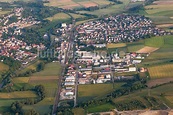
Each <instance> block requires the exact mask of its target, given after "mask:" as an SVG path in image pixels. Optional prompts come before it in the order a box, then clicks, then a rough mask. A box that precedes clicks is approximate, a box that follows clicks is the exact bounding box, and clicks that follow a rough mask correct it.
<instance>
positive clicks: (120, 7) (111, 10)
mask: <svg viewBox="0 0 173 115" xmlns="http://www.w3.org/2000/svg"><path fill="white" fill-rule="evenodd" d="M120 1H122V2H123V4H116V5H113V6H111V7H108V8H106V9H99V10H95V11H93V12H89V11H79V12H80V13H87V14H93V15H97V16H103V15H111V14H119V13H121V12H124V11H125V8H126V7H127V6H128V4H129V2H130V1H129V0H120Z"/></svg>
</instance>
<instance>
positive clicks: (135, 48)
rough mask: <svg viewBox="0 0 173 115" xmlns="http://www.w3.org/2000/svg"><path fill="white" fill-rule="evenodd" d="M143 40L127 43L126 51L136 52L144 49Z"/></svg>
mask: <svg viewBox="0 0 173 115" xmlns="http://www.w3.org/2000/svg"><path fill="white" fill-rule="evenodd" d="M144 47H145V45H144V40H140V41H138V42H133V43H128V44H127V50H128V52H136V51H138V50H140V49H142V48H144Z"/></svg>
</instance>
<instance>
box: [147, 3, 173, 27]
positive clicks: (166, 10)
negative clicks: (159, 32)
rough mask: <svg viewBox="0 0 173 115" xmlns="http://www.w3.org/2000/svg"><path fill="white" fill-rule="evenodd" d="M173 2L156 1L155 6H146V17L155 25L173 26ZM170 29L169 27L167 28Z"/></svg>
mask: <svg viewBox="0 0 173 115" xmlns="http://www.w3.org/2000/svg"><path fill="white" fill-rule="evenodd" d="M172 11H173V2H172V0H165V1H164V2H162V0H158V1H156V2H155V3H154V4H151V5H148V6H145V15H146V16H147V17H149V18H151V19H152V20H153V21H154V23H155V24H157V25H164V24H173V19H172V18H171V17H173V12H172ZM168 27H170V26H169V25H167V28H168Z"/></svg>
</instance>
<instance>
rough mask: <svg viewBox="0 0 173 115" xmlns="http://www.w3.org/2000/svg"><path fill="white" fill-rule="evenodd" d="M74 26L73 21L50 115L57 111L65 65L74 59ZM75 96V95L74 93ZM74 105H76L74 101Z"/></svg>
mask: <svg viewBox="0 0 173 115" xmlns="http://www.w3.org/2000/svg"><path fill="white" fill-rule="evenodd" d="M74 26H75V21H73V24H72V29H71V31H70V33H69V45H68V48H67V51H66V53H65V61H64V63H63V64H62V67H63V69H62V72H61V76H60V77H59V80H58V89H57V91H56V96H55V102H54V105H53V109H52V115H56V113H57V111H58V104H59V102H60V93H61V84H62V78H63V76H64V73H65V67H66V64H67V63H68V60H69V59H70V57H71V58H74ZM73 60H74V59H73ZM72 63H73V62H72ZM76 82H77V80H76ZM75 92H77V89H76V87H75ZM75 94H77V93H75ZM75 100H76V96H75ZM75 103H76V101H75Z"/></svg>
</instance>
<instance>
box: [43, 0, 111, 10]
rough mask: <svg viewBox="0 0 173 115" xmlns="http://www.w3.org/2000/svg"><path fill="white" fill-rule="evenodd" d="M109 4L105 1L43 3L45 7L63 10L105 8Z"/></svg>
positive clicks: (54, 1) (81, 0)
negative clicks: (90, 7)
mask: <svg viewBox="0 0 173 115" xmlns="http://www.w3.org/2000/svg"><path fill="white" fill-rule="evenodd" d="M110 3H111V2H109V1H107V0H99V1H97V0H59V1H57V0H51V1H50V3H45V5H46V6H54V7H61V8H64V9H75V8H81V7H89V6H99V7H102V6H105V5H108V4H110Z"/></svg>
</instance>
